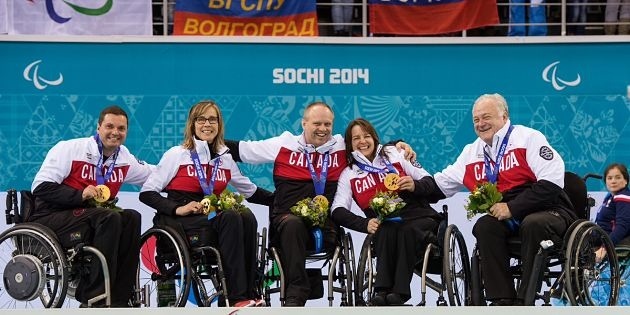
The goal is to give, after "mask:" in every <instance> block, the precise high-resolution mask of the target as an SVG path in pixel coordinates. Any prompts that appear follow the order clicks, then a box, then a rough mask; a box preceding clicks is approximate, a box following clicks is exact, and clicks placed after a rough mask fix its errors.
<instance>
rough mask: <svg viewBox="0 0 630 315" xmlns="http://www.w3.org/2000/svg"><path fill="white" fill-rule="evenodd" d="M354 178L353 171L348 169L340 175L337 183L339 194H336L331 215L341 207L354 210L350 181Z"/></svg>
mask: <svg viewBox="0 0 630 315" xmlns="http://www.w3.org/2000/svg"><path fill="white" fill-rule="evenodd" d="M351 177H352V169H351V168H350V167H346V168H344V169H343V172H341V175H339V181H337V192H335V198H334V200H333V203H332V206H331V207H330V215H332V212H333V211H334V210H335V209H336V208H339V207H342V208H346V209H348V210H351V209H352V202H353V200H352V188H351V187H350V179H351Z"/></svg>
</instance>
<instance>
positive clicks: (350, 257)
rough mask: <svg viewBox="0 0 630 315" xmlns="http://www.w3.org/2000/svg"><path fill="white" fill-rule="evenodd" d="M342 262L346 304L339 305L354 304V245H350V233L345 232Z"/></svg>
mask: <svg viewBox="0 0 630 315" xmlns="http://www.w3.org/2000/svg"><path fill="white" fill-rule="evenodd" d="M342 263H343V264H344V266H345V275H346V278H345V290H346V292H345V296H346V305H341V306H354V301H353V295H354V292H353V291H354V290H353V287H354V247H353V246H352V235H350V233H346V234H345V237H344V238H343V259H342Z"/></svg>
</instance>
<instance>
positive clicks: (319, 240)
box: [311, 227, 324, 254]
mask: <svg viewBox="0 0 630 315" xmlns="http://www.w3.org/2000/svg"><path fill="white" fill-rule="evenodd" d="M311 233H313V240H315V254H319V253H321V252H322V249H323V248H324V236H323V234H322V229H320V228H318V227H316V228H313V229H311Z"/></svg>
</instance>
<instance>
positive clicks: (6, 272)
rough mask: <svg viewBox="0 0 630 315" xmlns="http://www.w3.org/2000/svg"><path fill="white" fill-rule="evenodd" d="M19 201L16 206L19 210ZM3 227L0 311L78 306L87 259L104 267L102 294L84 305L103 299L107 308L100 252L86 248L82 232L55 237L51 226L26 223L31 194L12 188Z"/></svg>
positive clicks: (138, 295) (106, 273)
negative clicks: (1, 309)
mask: <svg viewBox="0 0 630 315" xmlns="http://www.w3.org/2000/svg"><path fill="white" fill-rule="evenodd" d="M18 199H19V206H18ZM6 206H7V208H6V210H5V215H6V223H7V225H13V226H12V227H10V228H8V229H7V230H5V231H4V232H2V234H0V262H1V263H2V264H3V265H4V267H0V268H1V269H0V273H1V276H2V280H3V281H2V284H1V287H0V301H2V305H1V306H0V307H1V308H16V309H17V308H41V307H44V308H61V307H72V306H75V305H78V302H76V301H74V300H73V299H68V298H67V297H71V298H73V297H74V293H75V290H76V286H77V285H78V283H79V279H80V277H81V275H82V274H86V272H89V270H87V269H86V268H88V265H89V264H90V262H91V259H99V260H100V262H101V267H102V268H103V275H104V279H103V280H104V283H105V292H103V294H101V295H98V296H96V297H94V298H92V299H90V300H89V301H88V306H91V305H92V304H93V303H96V302H99V301H104V305H105V306H106V307H107V306H109V305H111V300H110V298H111V294H110V292H111V288H110V282H109V270H108V267H107V262H106V259H105V257H104V256H103V254H102V253H101V252H100V251H99V250H98V249H96V248H94V247H91V246H88V245H85V244H86V243H89V240H88V239H83V238H82V237H83V235H81V233H74V234H73V235H69V236H68V235H66V236H60V235H57V234H56V233H55V232H53V231H52V230H51V229H50V228H48V227H46V226H44V225H41V224H38V223H33V222H27V221H28V218H29V216H30V214H31V212H32V210H33V209H34V199H33V195H32V194H31V192H30V191H25V190H24V191H20V192H19V198H18V192H17V191H16V190H14V189H11V190H9V191H8V192H7V198H6ZM142 299H143V292H142V291H140V290H136V291H135V293H134V297H133V301H131V302H132V303H133V304H134V305H137V304H139V303H141V301H142Z"/></svg>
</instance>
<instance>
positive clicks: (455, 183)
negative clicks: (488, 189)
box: [433, 144, 472, 197]
mask: <svg viewBox="0 0 630 315" xmlns="http://www.w3.org/2000/svg"><path fill="white" fill-rule="evenodd" d="M471 147H472V144H468V145H466V146H465V147H464V150H463V151H462V153H461V154H460V155H459V156H458V157H457V160H455V163H454V164H451V165H449V166H447V167H446V168H445V169H444V170H442V171H441V172H437V173H435V175H433V178H434V179H435V182H436V183H437V185H438V187H440V190H441V191H442V193H444V195H445V196H446V197H451V196H453V195H455V194H456V193H458V192H459V191H461V190H462V189H464V188H465V186H464V173H465V172H466V159H467V157H468V155H469V154H470V153H469V151H470V148H471Z"/></svg>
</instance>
